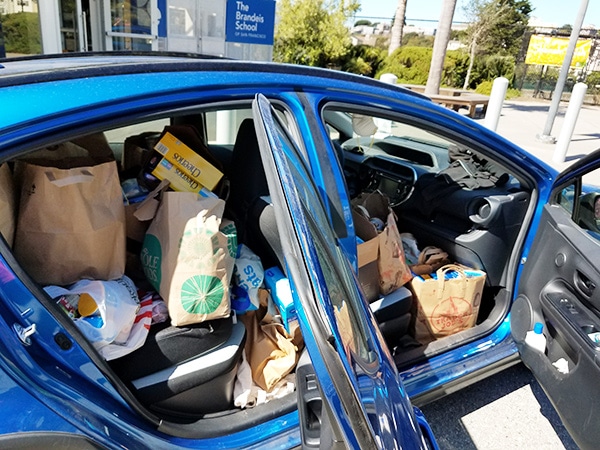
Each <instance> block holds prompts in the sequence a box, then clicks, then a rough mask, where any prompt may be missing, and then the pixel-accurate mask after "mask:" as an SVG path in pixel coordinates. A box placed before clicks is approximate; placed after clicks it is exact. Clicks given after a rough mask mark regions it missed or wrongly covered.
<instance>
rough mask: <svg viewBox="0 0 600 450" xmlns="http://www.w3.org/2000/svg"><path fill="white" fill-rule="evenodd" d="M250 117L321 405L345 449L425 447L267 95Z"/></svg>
mask: <svg viewBox="0 0 600 450" xmlns="http://www.w3.org/2000/svg"><path fill="white" fill-rule="evenodd" d="M253 113H254V119H255V124H256V131H257V135H258V140H259V145H260V147H261V156H262V159H263V164H264V166H265V172H266V175H267V179H268V184H269V191H270V193H271V198H272V201H273V204H274V208H275V216H276V219H277V227H278V229H279V233H280V238H281V241H282V245H283V252H284V255H285V261H286V266H287V270H288V274H289V276H290V280H291V284H292V290H293V291H294V292H295V297H296V298H295V302H296V308H297V311H298V316H299V322H300V327H301V329H302V333H303V335H304V336H305V344H306V347H307V349H308V351H309V354H310V357H311V361H312V365H313V368H314V371H315V374H316V380H315V381H316V382H317V383H318V385H319V387H320V389H319V390H320V395H321V397H322V399H323V401H324V402H325V405H324V406H326V407H327V408H328V409H329V410H330V411H331V412H332V413H333V415H334V419H335V422H336V426H337V427H339V430H341V433H342V435H343V436H342V437H343V439H344V440H345V441H346V445H349V446H350V447H357V448H374V447H377V446H379V447H384V448H390V447H391V446H396V445H399V446H401V447H404V446H405V445H406V446H409V447H412V448H419V447H422V446H424V445H425V444H424V442H425V441H424V440H423V437H422V434H421V431H420V427H419V425H418V423H417V419H416V417H415V415H414V413H413V410H412V407H411V406H410V402H409V401H408V397H407V396H406V394H405V393H404V390H403V389H402V388H401V386H400V381H399V378H398V373H397V370H396V369H395V367H394V364H393V361H391V358H390V355H389V353H386V352H385V351H384V350H383V348H382V346H381V340H380V339H379V338H378V337H377V336H378V335H377V331H376V330H375V327H374V322H373V320H372V318H371V320H369V316H368V315H367V314H366V311H367V310H366V306H365V304H364V302H363V301H362V299H361V297H360V295H359V291H358V286H357V283H356V278H355V277H354V276H353V275H352V271H351V268H350V265H349V262H348V260H347V259H346V257H345V255H344V253H343V251H342V250H341V248H340V247H339V245H338V243H337V242H336V239H335V237H334V233H333V231H332V229H331V225H330V222H329V220H328V218H327V214H326V213H325V209H324V208H323V205H322V203H321V201H320V196H319V195H318V191H317V188H316V186H315V184H314V182H313V180H312V179H311V177H310V175H309V171H308V170H307V169H306V167H305V164H304V160H303V159H302V157H301V156H300V154H299V152H298V151H297V148H296V145H295V143H294V141H293V139H292V138H291V137H290V136H289V134H288V133H287V132H286V130H285V128H284V127H283V126H282V125H281V123H280V122H279V120H278V118H277V117H276V115H274V114H273V112H272V109H271V105H270V103H269V102H268V100H267V99H266V98H265V97H263V96H261V95H258V96H257V98H256V99H255V101H254V103H253ZM298 302H299V303H300V304H298ZM301 394H302V393H300V395H299V401H301V402H302V401H303V398H302V395H301ZM308 398H312V397H310V396H308ZM304 406H305V405H302V406H300V405H299V408H300V409H303V408H304ZM384 423H388V424H391V423H393V424H394V426H391V427H390V426H385V424H384ZM302 425H303V426H304V425H305V424H302ZM324 431H327V430H324ZM407 448H408V447H407Z"/></svg>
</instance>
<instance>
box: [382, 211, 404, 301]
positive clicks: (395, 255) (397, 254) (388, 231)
mask: <svg viewBox="0 0 600 450" xmlns="http://www.w3.org/2000/svg"><path fill="white" fill-rule="evenodd" d="M378 264H379V287H380V290H381V294H382V295H387V294H389V293H391V292H393V291H395V290H396V289H398V288H399V287H402V286H404V285H405V284H406V283H408V282H409V281H410V280H411V278H412V274H411V272H410V268H409V267H408V264H407V263H406V258H405V256H404V247H402V238H401V237H400V232H399V231H398V226H397V225H396V215H395V214H394V213H393V212H392V211H391V210H390V212H389V214H388V216H387V220H386V222H385V228H384V229H383V231H382V232H381V233H380V234H379V260H378Z"/></svg>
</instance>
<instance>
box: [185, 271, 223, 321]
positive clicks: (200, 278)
mask: <svg viewBox="0 0 600 450" xmlns="http://www.w3.org/2000/svg"><path fill="white" fill-rule="evenodd" d="M224 295H225V287H224V286H223V283H222V282H221V280H220V279H218V278H217V277H213V276H210V275H194V276H193V277H190V278H188V279H187V280H185V282H184V283H183V285H182V286H181V306H183V309H184V310H185V311H186V312H188V313H190V314H211V313H213V312H215V311H216V309H217V308H218V307H219V305H220V304H221V301H222V300H223V296H224Z"/></svg>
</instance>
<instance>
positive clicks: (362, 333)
mask: <svg viewBox="0 0 600 450" xmlns="http://www.w3.org/2000/svg"><path fill="white" fill-rule="evenodd" d="M277 130H278V136H279V138H280V141H281V143H282V145H283V148H284V150H285V156H286V157H287V158H288V161H287V164H288V166H289V169H290V171H291V175H292V177H293V179H294V181H295V183H294V185H295V187H296V191H297V192H298V194H299V198H300V203H301V205H302V208H303V215H304V216H305V218H306V220H307V224H308V226H309V230H310V235H311V236H312V237H313V238H314V244H315V246H314V250H315V252H316V256H317V260H318V266H317V267H318V268H319V269H320V270H321V275H322V277H323V278H324V280H325V282H326V289H327V295H328V297H329V299H330V302H331V305H332V307H333V309H334V311H333V315H334V317H335V320H336V326H337V330H338V332H339V335H340V338H341V340H342V342H343V343H344V347H345V348H346V349H347V351H348V352H350V353H352V354H353V355H355V356H359V357H360V359H361V360H363V361H367V362H372V361H370V359H369V358H370V355H371V353H370V352H369V347H368V344H367V341H366V336H367V332H366V329H367V325H366V324H365V323H364V320H365V319H364V317H363V316H362V315H361V313H360V303H361V299H360V297H359V294H358V290H357V288H356V282H355V281H354V278H353V275H352V273H351V271H350V267H349V263H348V260H347V258H346V257H345V255H344V253H343V251H342V250H341V248H340V247H339V244H338V243H337V240H336V238H335V234H334V231H333V229H332V227H331V224H330V221H329V219H328V216H327V214H326V212H325V208H324V206H323V203H322V201H321V197H320V196H319V195H318V194H317V192H318V190H317V188H316V186H315V185H314V183H313V181H312V178H311V176H310V175H309V172H308V170H307V168H306V167H305V165H304V164H302V163H301V162H302V161H303V160H302V158H301V157H300V153H299V151H298V150H297V148H296V146H295V145H294V143H293V141H292V140H291V139H290V137H289V136H288V134H287V133H286V132H285V128H284V127H283V125H282V124H281V123H279V122H278V127H277Z"/></svg>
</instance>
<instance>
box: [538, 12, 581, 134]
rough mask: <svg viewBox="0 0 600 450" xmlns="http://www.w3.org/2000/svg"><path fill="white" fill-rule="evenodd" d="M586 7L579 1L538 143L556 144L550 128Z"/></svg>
mask: <svg viewBox="0 0 600 450" xmlns="http://www.w3.org/2000/svg"><path fill="white" fill-rule="evenodd" d="M587 7H588V0H581V4H580V5H579V11H578V13H577V18H576V19H575V24H574V25H573V29H572V30H571V37H570V38H569V46H568V47H567V54H566V55H565V60H564V61H563V65H562V67H561V68H560V73H559V75H558V80H557V81H556V88H555V89H554V93H553V94H552V103H551V104H550V109H549V110H548V117H547V119H546V125H545V126H544V131H543V132H542V134H538V135H537V139H538V140H539V141H542V142H546V143H549V144H554V143H555V142H556V139H555V138H554V137H553V136H552V135H551V134H550V133H552V126H553V125H554V119H555V118H556V113H557V112H558V106H559V104H560V100H561V97H562V93H563V89H564V87H565V82H566V81H567V76H568V75H569V70H570V68H571V61H572V60H573V54H574V53H575V47H576V46H577V39H579V33H580V32H581V26H582V25H583V19H584V18H585V12H586V10H587Z"/></svg>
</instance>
